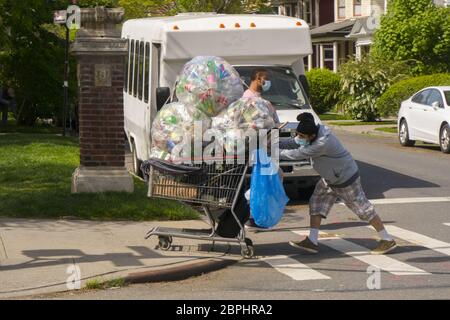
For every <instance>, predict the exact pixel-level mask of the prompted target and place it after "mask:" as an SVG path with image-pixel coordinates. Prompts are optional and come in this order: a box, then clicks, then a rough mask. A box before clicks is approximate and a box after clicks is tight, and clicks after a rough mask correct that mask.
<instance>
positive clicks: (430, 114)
mask: <svg viewBox="0 0 450 320" xmlns="http://www.w3.org/2000/svg"><path fill="white" fill-rule="evenodd" d="M398 129H399V130H398V137H399V141H400V144H401V145H402V146H413V145H414V143H415V142H416V140H419V141H423V142H428V143H433V144H438V145H440V146H441V150H442V152H444V153H450V86H449V87H429V88H425V89H422V90H421V91H419V92H417V93H416V94H414V95H413V96H412V97H411V98H409V99H408V100H405V101H403V102H402V105H401V107H400V111H399V113H398Z"/></svg>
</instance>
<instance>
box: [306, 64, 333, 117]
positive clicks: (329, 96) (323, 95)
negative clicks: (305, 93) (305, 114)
mask: <svg viewBox="0 0 450 320" xmlns="http://www.w3.org/2000/svg"><path fill="white" fill-rule="evenodd" d="M306 78H307V79H308V83H309V90H310V91H309V92H310V100H311V105H312V107H313V108H314V110H315V111H316V112H317V113H319V114H323V113H326V112H328V111H330V110H331V109H332V108H333V107H334V105H335V104H336V103H337V102H338V99H337V98H336V97H335V96H336V93H337V92H338V91H339V79H340V78H339V75H338V74H336V73H334V72H332V71H330V70H328V69H312V70H310V71H308V72H307V73H306Z"/></svg>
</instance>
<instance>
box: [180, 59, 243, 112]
mask: <svg viewBox="0 0 450 320" xmlns="http://www.w3.org/2000/svg"><path fill="white" fill-rule="evenodd" d="M243 93H244V88H243V86H242V81H241V79H240V76H239V73H238V72H237V71H236V70H235V69H234V68H233V66H231V65H230V64H229V63H228V62H226V61H225V60H224V59H222V58H219V57H214V56H198V57H195V58H194V59H192V60H191V61H189V62H188V63H186V65H185V66H184V67H183V71H182V72H181V74H180V75H179V77H178V82H177V87H176V95H177V98H178V100H179V101H181V102H183V103H185V104H189V105H191V106H195V108H197V109H198V110H200V111H201V112H203V113H204V114H206V115H208V116H210V117H213V116H216V115H217V114H219V112H220V111H222V110H223V109H225V108H226V107H228V105H229V104H230V103H232V102H234V101H236V100H237V99H239V98H241V97H242V95H243Z"/></svg>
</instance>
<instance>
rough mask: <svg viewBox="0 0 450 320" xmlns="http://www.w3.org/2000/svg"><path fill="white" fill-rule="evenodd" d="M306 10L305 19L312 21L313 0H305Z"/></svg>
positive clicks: (308, 21)
mask: <svg viewBox="0 0 450 320" xmlns="http://www.w3.org/2000/svg"><path fill="white" fill-rule="evenodd" d="M304 3H305V7H304V8H305V11H304V12H303V19H304V20H305V21H306V22H307V23H312V21H311V0H305V2H304Z"/></svg>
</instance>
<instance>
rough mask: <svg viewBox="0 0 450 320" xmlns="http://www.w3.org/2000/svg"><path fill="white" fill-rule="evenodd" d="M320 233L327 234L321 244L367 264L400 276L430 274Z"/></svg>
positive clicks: (306, 233) (303, 233)
mask: <svg viewBox="0 0 450 320" xmlns="http://www.w3.org/2000/svg"><path fill="white" fill-rule="evenodd" d="M293 232H294V233H296V234H298V235H308V231H304V230H301V231H293ZM320 234H321V235H325V237H321V238H320V243H321V244H324V245H326V246H328V247H330V248H332V249H334V250H337V251H340V252H342V253H345V254H346V255H349V256H351V257H353V258H355V259H358V260H360V261H362V262H364V263H366V264H369V265H372V266H375V267H377V268H379V269H381V270H384V271H387V272H389V273H391V274H394V275H398V276H404V275H426V274H430V273H428V272H426V271H424V270H422V269H419V268H416V267H414V266H411V265H409V264H406V263H404V262H401V261H398V260H396V259H393V258H391V257H388V256H386V255H372V254H370V252H369V251H368V250H367V248H365V247H363V246H360V245H357V244H356V243H353V242H350V241H347V240H344V239H341V238H337V237H331V238H328V239H327V238H326V234H325V233H322V232H321V233H320Z"/></svg>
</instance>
